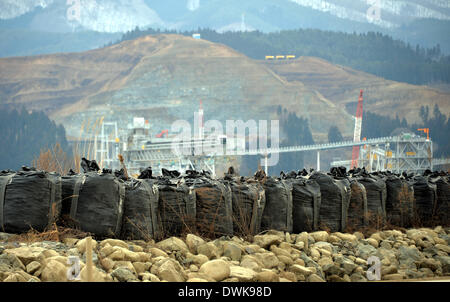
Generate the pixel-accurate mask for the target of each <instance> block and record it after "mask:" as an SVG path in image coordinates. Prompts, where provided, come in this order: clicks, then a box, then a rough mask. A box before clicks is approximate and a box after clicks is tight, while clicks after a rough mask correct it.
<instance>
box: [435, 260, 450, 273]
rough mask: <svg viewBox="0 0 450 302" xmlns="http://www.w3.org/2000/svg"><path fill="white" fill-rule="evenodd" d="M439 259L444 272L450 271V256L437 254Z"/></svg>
mask: <svg viewBox="0 0 450 302" xmlns="http://www.w3.org/2000/svg"><path fill="white" fill-rule="evenodd" d="M434 259H436V260H437V261H439V262H440V263H441V266H442V272H443V273H444V274H449V273H450V257H449V256H436V257H434Z"/></svg>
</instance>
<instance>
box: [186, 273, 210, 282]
mask: <svg viewBox="0 0 450 302" xmlns="http://www.w3.org/2000/svg"><path fill="white" fill-rule="evenodd" d="M194 278H199V279H204V280H206V281H208V282H216V280H214V279H213V278H211V277H210V276H208V275H207V274H203V273H189V274H188V275H187V279H188V280H189V279H194Z"/></svg>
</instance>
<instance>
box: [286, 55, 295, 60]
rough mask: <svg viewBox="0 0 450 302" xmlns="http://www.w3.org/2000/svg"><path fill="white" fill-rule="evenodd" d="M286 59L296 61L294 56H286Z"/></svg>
mask: <svg viewBox="0 0 450 302" xmlns="http://www.w3.org/2000/svg"><path fill="white" fill-rule="evenodd" d="M286 59H288V60H289V59H295V56H294V55H289V56H286Z"/></svg>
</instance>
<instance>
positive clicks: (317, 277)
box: [306, 274, 325, 282]
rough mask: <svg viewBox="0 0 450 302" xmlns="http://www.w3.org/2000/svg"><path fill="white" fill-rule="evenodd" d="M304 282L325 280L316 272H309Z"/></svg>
mask: <svg viewBox="0 0 450 302" xmlns="http://www.w3.org/2000/svg"><path fill="white" fill-rule="evenodd" d="M306 282H325V280H323V279H322V278H320V277H319V276H317V275H316V274H311V275H309V276H308V277H307V278H306Z"/></svg>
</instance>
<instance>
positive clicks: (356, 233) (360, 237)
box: [353, 232, 365, 240]
mask: <svg viewBox="0 0 450 302" xmlns="http://www.w3.org/2000/svg"><path fill="white" fill-rule="evenodd" d="M353 235H355V236H356V238H358V240H363V239H364V238H365V237H364V234H363V233H361V232H354V233H353Z"/></svg>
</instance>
